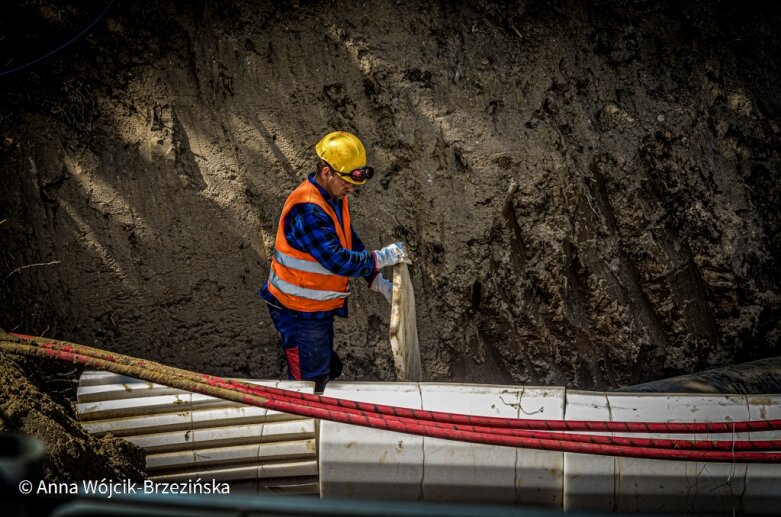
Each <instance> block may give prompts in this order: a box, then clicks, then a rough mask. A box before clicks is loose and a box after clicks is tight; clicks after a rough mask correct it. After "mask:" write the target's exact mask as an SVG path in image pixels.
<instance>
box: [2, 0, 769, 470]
mask: <svg viewBox="0 0 781 517" xmlns="http://www.w3.org/2000/svg"><path fill="white" fill-rule="evenodd" d="M57 4H58V6H57V7H55V6H54V5H53V4H52V3H50V2H42V1H28V2H20V1H16V2H8V3H5V4H4V6H3V8H2V9H4V10H5V14H4V15H2V16H0V19H2V23H3V26H2V40H0V44H1V45H0V46H1V47H2V48H1V49H0V57H2V59H3V61H2V63H0V66H3V67H5V68H4V69H3V70H10V69H11V68H13V67H15V66H21V65H24V63H26V62H29V61H31V60H34V59H35V58H37V57H40V56H41V55H43V54H45V53H46V52H47V51H49V50H52V49H55V48H57V47H58V46H60V45H62V43H63V42H67V41H68V39H69V38H70V36H72V35H74V34H77V33H78V32H79V31H80V30H82V29H83V28H85V27H88V26H89V24H90V23H91V22H92V21H93V20H95V19H97V18H98V17H99V15H100V14H101V12H102V11H103V9H104V8H105V7H106V6H107V5H108V2H99V1H95V2H86V3H85V2H58V3H57ZM780 20H781V7H779V4H777V3H774V2H767V3H764V2H763V3H752V2H749V4H748V6H747V5H746V4H745V3H741V4H738V3H735V2H719V1H716V2H714V1H708V2H705V1H693V2H686V3H684V4H679V3H677V2H643V1H641V2H619V1H594V2H576V1H564V2H545V1H531V0H529V1H515V2H489V1H477V2H461V1H458V2H449V1H447V2H445V1H440V2H412V1H393V2H391V1H379V0H370V1H366V2H353V1H343V2H327V1H305V0H301V1H300V2H271V1H252V2H249V1H240V0H221V1H219V0H218V1H209V2H202V1H201V2H185V1H162V2H132V1H117V2H115V3H113V4H112V5H111V6H110V9H109V10H108V12H107V14H106V15H105V17H103V18H101V19H100V20H99V21H98V23H96V24H95V26H94V27H93V28H92V29H91V30H89V31H88V34H87V35H86V36H85V37H83V38H80V39H78V40H76V41H75V42H73V43H72V44H69V45H66V47H65V48H64V49H62V50H61V51H60V52H58V53H56V54H55V55H53V56H51V57H49V58H48V59H46V60H43V61H42V62H40V63H37V64H35V65H32V66H29V67H25V68H23V69H21V70H19V71H16V72H14V73H9V74H5V75H3V76H1V77H0V81H2V83H0V161H1V162H2V167H0V250H2V252H1V253H2V257H0V326H2V327H3V328H6V329H7V330H9V331H14V330H15V331H17V332H24V333H28V334H35V335H47V336H51V337H55V338H62V339H67V340H69V341H74V342H81V343H84V344H89V345H92V346H98V347H102V348H107V349H111V350H115V351H118V352H120V353H126V354H130V355H135V356H140V357H146V358H150V359H153V360H157V361H160V362H163V363H168V364H172V365H176V366H179V367H184V368H189V369H194V370H199V371H204V372H208V373H214V374H224V375H234V376H243V377H253V378H275V377H279V376H281V375H282V374H283V359H282V355H281V352H280V350H279V343H278V338H277V335H276V332H275V330H274V328H273V325H272V324H271V321H270V318H269V316H268V313H267V310H266V308H265V306H264V305H263V303H262V302H261V300H260V298H259V297H258V296H257V290H258V289H259V288H260V286H261V285H262V283H263V281H264V280H265V279H266V277H267V274H268V268H269V257H270V255H271V252H272V249H273V244H274V235H275V231H276V227H277V221H278V217H279V213H280V211H281V207H282V204H283V202H284V200H285V198H286V196H287V194H288V193H289V192H290V191H291V190H292V189H293V188H294V187H295V186H296V185H297V184H298V183H299V182H300V181H302V179H303V178H305V176H306V174H307V172H310V171H311V170H312V169H313V167H314V157H315V154H314V144H315V143H316V142H317V141H318V139H319V138H320V137H321V136H322V135H324V134H325V133H327V132H329V131H331V130H334V129H345V130H349V131H352V132H355V133H356V134H357V135H359V136H360V137H361V139H362V140H363V142H364V143H365V144H366V147H367V149H368V153H369V160H370V162H371V163H372V164H373V165H374V166H375V167H376V168H377V170H378V171H379V174H378V177H376V178H374V179H373V180H371V181H370V182H369V183H368V184H367V185H366V186H364V187H363V188H361V189H359V190H358V191H357V192H356V193H355V194H354V196H353V198H352V200H351V207H352V219H353V224H354V227H355V228H356V230H357V232H358V233H359V235H361V237H362V239H363V240H364V242H365V243H366V245H367V246H368V247H370V248H379V247H381V246H383V245H386V244H388V243H390V242H393V241H395V240H402V241H404V242H405V243H406V244H407V245H408V248H409V249H410V250H411V254H412V257H413V260H414V262H413V264H412V265H411V266H410V274H411V276H412V281H413V284H414V287H415V298H416V302H417V315H418V336H419V340H420V348H421V356H422V368H423V376H424V379H426V380H431V381H463V382H481V383H494V384H507V383H524V384H531V385H566V386H569V387H579V388H584V389H591V388H597V389H603V388H605V389H607V388H611V387H620V386H626V385H628V384H634V383H640V382H645V381H649V380H653V379H658V378H663V377H668V376H672V375H678V374H683V373H690V372H694V371H698V370H703V369H706V368H711V367H717V366H724V365H728V364H732V363H735V362H742V361H748V360H751V359H759V358H763V357H769V356H773V355H778V354H779V350H778V347H779V337H780V334H779V332H780V331H781V324H780V321H781V303H780V298H779V280H780V278H779V275H780V273H779V271H781V264H779V260H780V259H779V257H780V255H779V249H780V247H781V233H779V230H780V229H781V227H780V225H781V218H780V217H779V214H780V213H781V212H780V211H779V209H778V207H779V201H781V198H780V196H781V187H780V186H779V185H781V182H779V170H781V130H780V129H779V128H780V127H781V105H780V104H779V103H780V102H781V95H779V86H778V84H779V80H778V79H779V77H780V74H779V63H778V56H779V55H781V40H780V39H779V38H781V30H780V29H781V22H780ZM388 322H389V307H388V305H387V303H386V301H385V300H384V299H383V298H382V296H381V295H379V294H377V293H374V292H372V291H369V290H368V289H367V287H366V285H365V283H364V282H362V281H361V282H355V285H354V292H353V294H352V295H351V300H350V317H349V318H348V319H346V320H341V321H339V322H338V324H337V329H336V347H337V349H338V351H339V354H340V356H341V358H342V360H343V361H344V365H345V368H344V374H343V378H345V379H357V380H361V379H366V380H383V381H391V380H393V379H394V368H393V359H392V355H391V351H390V347H389V344H388ZM2 375H3V376H6V377H8V379H5V380H4V382H1V383H0V385H2V386H3V388H2V389H3V390H6V391H5V392H6V393H10V392H9V391H8V390H12V391H13V390H25V389H27V388H23V386H28V385H30V384H29V381H28V380H27V379H26V376H25V375H24V374H23V373H22V370H20V369H19V367H17V366H13V365H12V364H11V363H8V367H7V369H6V370H3V373H2ZM38 387H39V388H46V386H38ZM30 389H32V388H30ZM9 400H10V399H5V400H4V402H3V404H5V407H6V409H5V410H4V411H11V410H13V411H11V413H12V415H18V416H16V417H13V418H12V416H8V415H6V416H5V417H4V418H7V419H10V420H14V419H15V420H14V421H16V422H22V421H26V420H25V418H26V417H24V416H23V415H24V414H27V413H26V411H28V410H27V409H19V408H18V407H17V406H14V404H13V401H10V402H9ZM14 407H16V409H14ZM17 411H19V412H20V413H17ZM41 418H44V417H43V416H42V417H41ZM20 419H21V420H20ZM56 420H57V419H56V418H54V419H52V418H51V417H46V422H49V421H52V422H53V421H56ZM60 420H62V419H61V418H60ZM15 425H17V424H15ZM22 425H28V424H22ZM58 425H61V426H62V425H63V424H62V423H60V424H58ZM68 425H70V424H68ZM68 425H66V426H65V427H68ZM34 427H36V428H37V426H32V425H29V428H30V429H33V428H34ZM64 432H75V430H73V429H70V428H68V429H67V430H66V431H64ZM104 446H108V445H104ZM68 454H69V455H68V456H67V457H73V454H77V451H75V450H74V451H73V454H71V453H68ZM78 454H81V453H80V452H78Z"/></svg>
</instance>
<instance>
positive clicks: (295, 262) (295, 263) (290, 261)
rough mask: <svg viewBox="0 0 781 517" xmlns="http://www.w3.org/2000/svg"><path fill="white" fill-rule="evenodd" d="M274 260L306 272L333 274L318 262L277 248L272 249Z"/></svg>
mask: <svg viewBox="0 0 781 517" xmlns="http://www.w3.org/2000/svg"><path fill="white" fill-rule="evenodd" d="M274 260H276V261H277V262H279V263H280V264H282V265H283V266H285V267H287V268H290V269H297V270H299V271H306V272H307V273H318V274H320V275H333V273H331V272H330V271H328V270H327V269H326V268H324V267H323V266H321V265H320V263H319V262H311V261H309V260H303V259H299V258H295V257H291V256H290V255H285V254H284V253H282V252H281V251H278V250H274Z"/></svg>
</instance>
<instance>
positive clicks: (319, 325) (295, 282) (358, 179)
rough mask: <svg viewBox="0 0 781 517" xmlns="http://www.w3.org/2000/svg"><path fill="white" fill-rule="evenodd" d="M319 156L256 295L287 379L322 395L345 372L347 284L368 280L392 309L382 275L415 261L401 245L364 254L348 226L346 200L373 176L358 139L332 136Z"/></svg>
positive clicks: (282, 226)
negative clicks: (338, 329)
mask: <svg viewBox="0 0 781 517" xmlns="http://www.w3.org/2000/svg"><path fill="white" fill-rule="evenodd" d="M315 151H316V152H317V156H318V161H317V169H316V171H315V172H313V173H311V174H309V176H308V177H307V179H306V180H304V181H303V182H302V183H301V184H300V185H299V186H298V187H297V188H296V189H295V190H293V192H292V193H291V194H290V196H288V198H287V201H285V204H284V206H283V207H282V215H281V216H280V218H279V226H278V228H277V238H276V243H275V245H274V257H273V258H272V260H271V269H270V271H269V279H268V281H267V282H266V283H265V284H264V285H263V287H262V288H261V289H260V291H259V294H260V296H261V297H262V298H263V300H265V302H266V304H267V305H268V310H269V313H270V314H271V319H272V321H273V322H274V326H275V327H276V329H277V330H278V331H279V333H280V334H281V335H282V348H283V349H284V352H285V358H286V359H287V366H288V379H297V380H310V381H314V382H315V391H316V392H318V393H322V391H323V389H324V388H325V384H326V383H327V382H328V381H329V380H331V379H335V378H337V377H338V376H339V375H340V374H341V370H342V363H341V361H340V360H339V356H338V355H337V354H336V353H335V352H334V346H333V341H334V316H340V317H343V318H346V317H347V297H348V295H349V294H350V289H349V279H350V277H364V278H365V279H366V280H367V282H368V283H369V287H370V288H371V289H372V290H374V291H378V292H380V293H382V295H383V296H385V298H386V299H387V300H388V303H390V301H391V293H392V283H391V282H390V281H389V280H387V279H385V278H384V277H383V275H382V273H380V271H379V270H380V269H382V268H383V267H385V266H392V265H394V264H398V263H400V262H405V263H408V264H409V263H410V259H409V257H408V255H407V251H406V249H405V248H404V245H403V244H402V243H400V242H397V243H394V244H390V245H388V246H385V247H384V248H382V249H380V250H375V251H369V250H366V249H365V247H364V245H363V242H361V239H360V238H359V237H358V234H356V233H355V230H353V228H352V225H351V224H350V209H349V201H348V197H347V196H348V194H350V193H351V192H353V190H355V188H357V187H358V186H360V185H363V184H365V183H366V182H367V181H368V180H369V179H370V178H371V177H372V176H373V175H374V169H373V168H372V167H369V166H367V165H366V150H365V148H364V146H363V144H362V143H361V141H360V140H359V139H358V137H356V136H355V135H353V134H350V133H347V132H345V131H336V132H333V133H329V134H327V135H326V136H325V137H323V139H322V140H320V142H318V143H317V145H316V146H315Z"/></svg>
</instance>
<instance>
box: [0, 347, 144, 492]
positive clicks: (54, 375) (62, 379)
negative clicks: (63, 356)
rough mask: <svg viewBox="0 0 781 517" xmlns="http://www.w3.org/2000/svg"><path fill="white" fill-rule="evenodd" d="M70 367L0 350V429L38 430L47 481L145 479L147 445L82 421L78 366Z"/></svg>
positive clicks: (78, 481)
mask: <svg viewBox="0 0 781 517" xmlns="http://www.w3.org/2000/svg"><path fill="white" fill-rule="evenodd" d="M69 368H70V370H67V369H64V368H63V367H61V366H60V365H58V364H53V363H51V362H46V361H39V360H32V359H29V358H23V357H18V356H13V355H10V354H6V353H4V352H0V432H4V433H21V434H25V435H30V436H34V437H36V438H38V439H40V440H41V441H42V442H43V443H44V444H45V445H46V465H45V479H46V480H47V481H51V482H77V483H81V482H82V481H88V480H96V481H100V480H101V479H104V478H105V479H107V480H108V479H114V480H124V479H131V480H139V479H144V478H145V477H146V474H145V473H144V465H145V456H144V451H143V449H141V448H139V447H137V446H135V445H133V444H131V443H129V442H126V441H125V440H121V439H119V438H113V437H111V436H106V437H103V438H95V437H94V436H92V435H90V434H89V433H87V432H86V431H85V430H84V429H83V428H82V427H81V425H80V424H79V422H78V420H77V419H76V415H75V412H74V409H73V400H72V397H73V396H74V395H75V389H74V386H75V383H76V382H77V381H76V379H75V374H76V373H77V372H76V371H74V370H73V367H72V366H69ZM32 481H33V482H34V483H37V481H36V480H32Z"/></svg>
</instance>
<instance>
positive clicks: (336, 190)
mask: <svg viewBox="0 0 781 517" xmlns="http://www.w3.org/2000/svg"><path fill="white" fill-rule="evenodd" d="M325 170H327V172H325V171H324V174H323V176H324V178H325V182H324V183H325V184H324V185H323V188H324V189H325V191H326V192H328V195H329V196H331V197H332V198H334V199H338V200H340V201H341V200H342V199H344V198H345V197H346V196H347V194H351V193H352V191H353V190H355V187H356V185H354V184H353V183H350V182H349V181H345V180H343V179H342V177H341V176H339V174H337V173H336V172H334V171H332V170H331V169H328V168H325Z"/></svg>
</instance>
